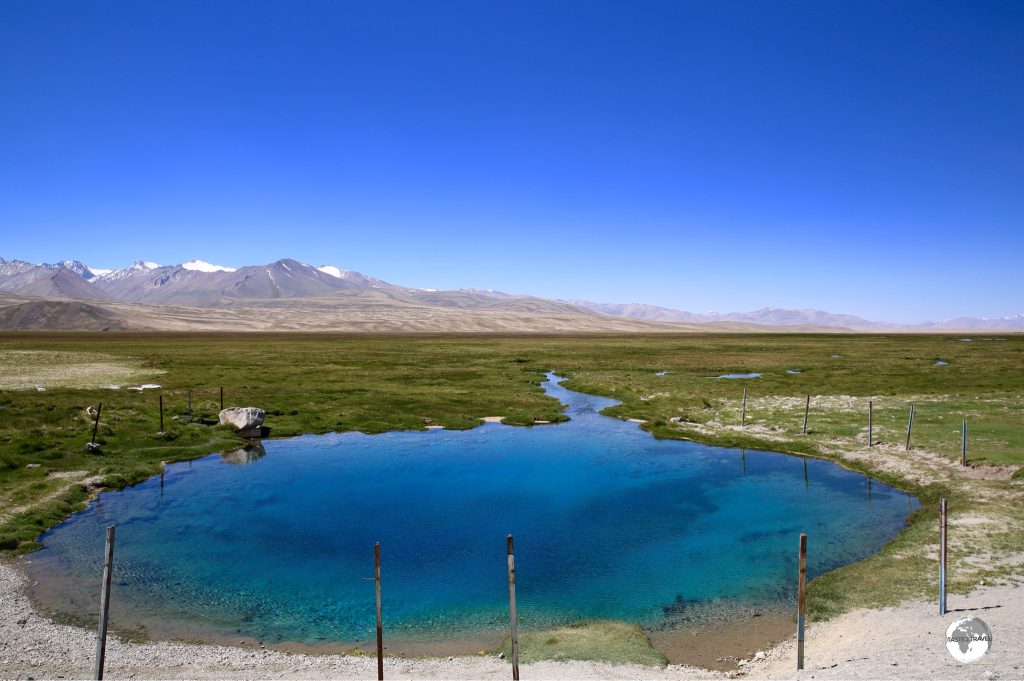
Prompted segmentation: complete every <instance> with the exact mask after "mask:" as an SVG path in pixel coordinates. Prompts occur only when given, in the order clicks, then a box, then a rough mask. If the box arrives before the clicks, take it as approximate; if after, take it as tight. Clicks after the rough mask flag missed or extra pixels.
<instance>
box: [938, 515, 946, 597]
mask: <svg viewBox="0 0 1024 681" xmlns="http://www.w3.org/2000/svg"><path fill="white" fill-rule="evenodd" d="M945 614H946V497H942V499H940V500H939V615H945Z"/></svg>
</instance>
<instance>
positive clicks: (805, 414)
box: [801, 395, 811, 435]
mask: <svg viewBox="0 0 1024 681" xmlns="http://www.w3.org/2000/svg"><path fill="white" fill-rule="evenodd" d="M810 410H811V396H810V395H808V396H807V404H806V405H804V427H803V430H802V431H801V433H802V434H803V435H807V413H808V412H809V411H810Z"/></svg>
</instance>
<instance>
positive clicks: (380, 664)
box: [373, 542, 384, 681]
mask: <svg viewBox="0 0 1024 681" xmlns="http://www.w3.org/2000/svg"><path fill="white" fill-rule="evenodd" d="M373 578H374V580H375V581H376V583H377V680H378V681H383V679H384V629H383V626H382V620H381V613H380V542H377V543H376V544H375V545H374V547H373Z"/></svg>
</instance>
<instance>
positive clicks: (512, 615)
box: [506, 534, 519, 681]
mask: <svg viewBox="0 0 1024 681" xmlns="http://www.w3.org/2000/svg"><path fill="white" fill-rule="evenodd" d="M506 542H507V545H508V618H509V623H510V626H511V630H512V681H519V631H518V629H517V628H516V558H515V552H514V551H513V549H512V535H511V534H510V535H509V536H508V538H507V540H506Z"/></svg>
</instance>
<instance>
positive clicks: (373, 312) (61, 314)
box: [0, 290, 842, 333]
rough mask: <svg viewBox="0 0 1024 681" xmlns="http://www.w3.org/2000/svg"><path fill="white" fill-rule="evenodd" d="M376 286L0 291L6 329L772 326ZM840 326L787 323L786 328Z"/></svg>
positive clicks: (1, 323)
mask: <svg viewBox="0 0 1024 681" xmlns="http://www.w3.org/2000/svg"><path fill="white" fill-rule="evenodd" d="M441 302H442V303H444V304H437V303H435V302H434V301H432V300H430V299H428V300H426V301H424V300H419V299H416V298H413V297H410V296H406V295H402V294H400V293H395V292H390V291H380V290H358V291H348V292H342V293H339V294H336V295H332V296H327V297H321V298H288V299H270V300H240V301H239V302H238V304H237V305H233V306H219V307H192V306H185V305H155V304H144V303H125V302H117V301H102V302H97V301H91V302H89V303H84V302H81V301H70V300H67V299H39V298H22V297H17V296H11V295H3V296H0V330H5V331H28V330H47V331H78V330H87V331H102V330H122V329H124V330H138V331H237V332H252V331H257V332H260V331H278V332H343V333H353V332H354V333H360V332H362V333H679V332H747V331H751V332H754V331H771V330H773V329H771V328H770V327H763V326H757V325H753V324H741V323H735V322H723V323H715V324H675V323H660V322H648V321H643V320H639V319H627V318H622V317H609V316H607V315H602V314H598V313H595V312H590V311H587V310H583V309H581V308H577V307H574V306H571V305H565V304H555V303H552V302H551V301H544V300H541V299H535V298H518V299H512V300H496V301H494V302H493V304H490V305H485V306H480V305H477V306H475V307H460V306H458V305H459V301H458V299H457V297H456V296H455V295H454V294H453V295H451V296H449V298H448V299H447V300H441ZM812 330H816V331H819V332H821V331H829V332H833V331H841V330H842V329H827V330H826V329H812V328H804V327H786V329H785V331H787V332H791V333H794V332H801V331H812Z"/></svg>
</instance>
